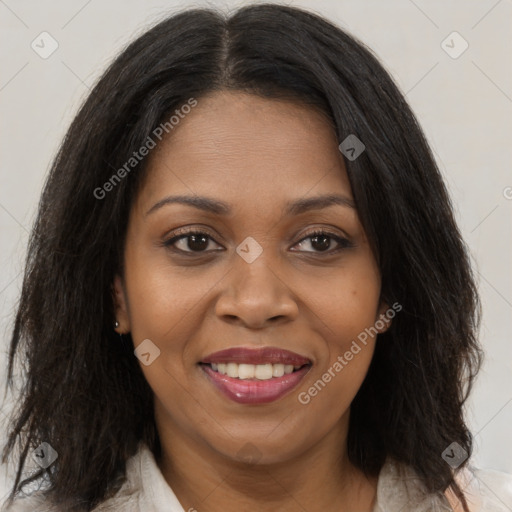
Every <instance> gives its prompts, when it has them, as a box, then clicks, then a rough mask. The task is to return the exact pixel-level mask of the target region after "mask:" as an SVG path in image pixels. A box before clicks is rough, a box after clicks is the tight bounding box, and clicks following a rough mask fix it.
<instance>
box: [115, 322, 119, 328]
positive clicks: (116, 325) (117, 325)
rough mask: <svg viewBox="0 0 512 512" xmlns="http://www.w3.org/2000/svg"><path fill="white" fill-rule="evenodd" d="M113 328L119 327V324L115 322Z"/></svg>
mask: <svg viewBox="0 0 512 512" xmlns="http://www.w3.org/2000/svg"><path fill="white" fill-rule="evenodd" d="M114 326H115V328H116V329H117V328H118V327H119V322H118V321H117V320H116V322H115V324H114Z"/></svg>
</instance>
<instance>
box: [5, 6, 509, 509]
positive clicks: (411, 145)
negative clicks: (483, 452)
mask: <svg viewBox="0 0 512 512" xmlns="http://www.w3.org/2000/svg"><path fill="white" fill-rule="evenodd" d="M28 254H29V256H28V261H27V269H26V274H25V279H24V282H23V290H22V296H21V301H20V304H19V309H18V311H17V316H16V322H15V327H14V332H13V336H12V342H11V349H10V360H9V379H12V375H13V367H14V361H15V355H16V354H17V353H18V354H20V355H22V357H25V358H26V366H27V374H26V386H25V388H24V390H23V394H22V397H21V402H20V405H19V407H18V409H17V411H16V413H15V416H14V417H13V422H12V428H11V431H10V436H9V439H8V444H7V445H6V447H5V449H4V460H7V458H8V457H9V456H10V455H11V454H13V453H14V447H15V445H16V442H18V444H19V446H20V449H21V455H20V457H19V461H18V468H17V477H16V481H15V484H14V488H13V492H12V493H11V496H10V498H11V500H9V502H8V503H6V505H7V506H8V507H10V508H8V509H7V510H10V511H13V512H14V511H16V512H17V511H21V510H38V511H39V510H65V511H75V510H76V511H79V510H85V511H91V510H95V511H104V510H123V511H132V510H133V511H135V510H137V511H138V510H141V511H146V510H147V511H150V510H151V511H153V510H155V511H164V510H165V511H178V512H179V511H185V510H187V511H193V510H197V511H201V510H208V511H210V512H215V511H218V510H223V511H235V510H236V511H238V510H258V511H270V510H272V511H273V510H280V511H291V510H297V509H298V508H299V509H302V510H308V511H317V510H322V511H323V512H330V511H339V510H357V511H362V512H363V511H364V512H370V511H373V512H384V511H388V510H393V511H397V510H404V511H405V510H407V511H417V512H419V511H426V510H452V509H454V510H465V511H466V512H467V511H468V510H476V508H475V507H477V506H484V508H483V510H500V508H498V507H500V506H501V504H500V502H499V500H497V499H496V498H494V497H493V495H492V493H489V492H487V493H486V487H485V486H484V485H480V484H481V483H482V482H483V481H484V480H483V479H484V478H489V475H490V474H489V473H485V474H484V473H481V472H479V471H478V470H474V469H471V466H470V464H469V461H470V459H469V456H470V455H471V453H472V438H471V434H470V432H469V431H468V428H467V426H466V424H465V421H464V417H463V410H462V407H463V404H464V402H465V400H466V398H467V396H468V393H469V391H470V389H471V386H472V383H473V381H474V378H475V375H476V373H477V371H478V368H479V365H480V362H481V350H480V348H479V345H478V342H477V339H476V336H477V327H478V320H479V302H478V297H477V293H476V288H475V284H474V280H473V275H472V272H471V269H470V263H469V258H468V253H467V250H466V247H465V245H464V243H463V241H462V239H461V236H460V232H459V230H458V228H457V226H456V223H455V221H454V216H453V212H452V207H451V204H450V200H449V197H448V195H447V192H446V189H445V186H444V184H443V181H442V179H441V176H440V173H439V171H438V169H437V167H436V164H435V161H434V159H433V157H432V154H431V152H430V149H429V147H428V145H427V143H426V141H425V138H424V136H423V134H422V131H421V129H420V128H419V126H418V124H417V121H416V119H415V117H414V115H413V114H412V112H411V110H410V108H409V107H408V105H407V104H406V102H405V100H404V97H403V96H402V95H401V93H400V92H399V91H398V89H397V87H396V86H395V85H394V83H393V82H392V80H391V78H390V77H389V75H388V74H387V73H386V71H385V70H384V69H383V67H382V66H381V65H380V64H379V62H378V61H377V60H376V58H375V57H374V56H372V54H371V53H370V52H369V50H367V49H366V48H365V47H364V46H363V45H362V44H361V43H359V42H357V41H356V40H355V39H354V38H353V37H351V36H349V35H348V34H346V33H345V32H343V31H341V30H340V29H339V28H337V27H335V26H333V25H332V24H330V23H329V22H328V21H326V20H324V19H322V18H320V17H318V16H317V15H314V14H311V13H308V12H306V11H303V10H300V9H296V8H292V7H285V6H278V5H270V4H267V5H257V6H250V7H245V8H242V9H240V10H238V11H237V12H235V13H234V14H232V15H231V16H229V17H225V16H223V15H222V14H220V13H217V12H215V11H212V10H203V9H192V10H186V11H184V12H182V13H179V14H177V15H174V16H172V17H170V18H168V19H166V20H164V21H162V22H161V23H159V24H158V25H156V26H155V27H154V28H152V29H151V30H149V31H148V32H147V33H145V34H144V35H142V36H141V37H140V38H138V39H137V40H136V41H135V42H133V43H132V44H131V45H130V46H129V47H128V48H126V49H125V50H124V51H123V52H122V53H121V55H120V56H119V57H118V58H117V59H116V60H115V61H114V63H113V64H112V65H111V66H110V68H109V69H108V70H107V71H106V73H105V74H104V75H103V77H102V78H101V79H100V81H99V83H98V84H97V85H96V87H95V88H94V90H93V91H92V93H91V95H90V96H89V98H88V99H87V101H86V102H85V104H84V105H83V107H82V108H81V110H80V112H79V113H78V115H77V116H76V118H75V120H74V122H73V123H72V125H71V127H70V129H69V132H68V134H67V136H66V138H65V140H64V142H63V145H62V147H61V149H60V152H59V154H58V156H57V158H56V161H55V163H54V166H53V168H52V170H51V173H50V176H49V178H48V181H47V183H46V185H45V189H44V192H43V195H42V200H41V204H40V209H39V215H38V218H37V222H36V225H35V227H34V230H33V233H32V237H31V240H30V246H29V251H28ZM26 462H27V463H31V464H30V465H31V469H30V471H27V469H26V467H25V463H26ZM490 477H492V479H493V482H494V483H497V482H498V479H499V478H501V479H502V480H503V483H502V484H501V485H502V489H504V488H505V485H506V483H507V482H508V480H507V478H508V477H507V476H506V475H499V474H497V473H496V474H494V475H490ZM35 486H37V490H34V487H35ZM479 487H480V488H481V489H479ZM472 489H476V491H475V492H470V491H471V490H472ZM23 494H30V496H29V497H25V498H20V499H17V500H16V501H13V499H14V498H15V497H17V495H23ZM479 500H480V501H479ZM482 503H484V504H485V505H482ZM492 507H494V508H492Z"/></svg>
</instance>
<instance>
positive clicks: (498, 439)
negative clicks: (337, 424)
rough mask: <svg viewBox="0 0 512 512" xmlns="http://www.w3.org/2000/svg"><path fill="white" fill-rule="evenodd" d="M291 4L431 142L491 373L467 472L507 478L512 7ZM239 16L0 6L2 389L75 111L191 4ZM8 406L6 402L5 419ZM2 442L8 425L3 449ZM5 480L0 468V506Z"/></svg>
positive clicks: (78, 0) (8, 1)
mask: <svg viewBox="0 0 512 512" xmlns="http://www.w3.org/2000/svg"><path fill="white" fill-rule="evenodd" d="M243 3H244V4H247V3H250V2H243ZM287 3H288V4H291V5H297V6H302V7H306V8H309V9H312V10H314V11H316V12H317V13H319V14H323V15H324V16H326V17H327V18H328V19H330V20H331V21H333V22H335V23H337V24H338V25H340V26H341V27H342V28H345V29H347V30H348V31H349V32H350V33H352V34H354V35H355V36H357V37H359V38H360V39H361V40H362V41H363V42H365V43H366V44H367V45H368V46H369V47H370V48H371V49H372V50H373V51H374V52H375V53H376V54H377V56H378V57H379V58H380V60H381V61H382V62H383V64H384V65H385V67H386V68H387V69H388V71H389V72H390V73H391V74H392V76H393V77H394V78H395V80H396V82H397V84H398V85H399V87H400V88H401V89H402V91H403V92H404V93H405V94H406V97H407V100H408V101H409V103H410V105H411V106H412V108H413V110H414V112H415V113H416V115H417V117H418V119H419V121H420V124H421V125H422V127H423V129H424V131H425V133H426V135H427V138H428V139H429V142H430V144H431V146H432V149H433V151H434V154H435V156H436V158H437V161H438V163H439V166H440V168H441V170H442V172H443V174H444V176H445V179H446V182H447V185H448V187H449V190H450V192H451V195H452V198H453V202H454V205H455V209H456V215H457V220H458V222H459V225H460V227H461V230H462V233H463V236H464V238H465V240H466V241H467V243H468V244H469V247H470V250H471V254H472V257H473V260H474V264H475V268H476V269H477V271H478V274H477V276H478V278H479V286H480V292H481V297H482V302H483V309H484V315H483V324H482V330H481V341H482V344H483V346H484V349H485V351H486V362H485V365H484V368H483V371H482V372H481V374H480V377H479V379H478V382H477V385H476V387H475V389H474V392H473V394H472V396H471V398H470V400H469V403H468V418H469V422H470V427H471V429H472V431H473V433H474V434H475V436H476V437H475V444H476V453H475V456H474V461H473V463H474V464H475V465H477V466H479V467H488V468H494V469H497V470H501V471H506V472H509V473H512V444H511V443H510V433H511V430H512V429H511V426H512V343H511V337H510V332H511V318H512V272H511V265H510V262H511V261H512V257H511V252H512V251H511V238H512V237H511V233H512V229H511V219H512V215H511V214H512V173H511V164H510V162H511V151H510V147H511V144H510V141H511V139H510V137H511V125H512V115H511V114H512V72H511V66H510V58H509V57H510V49H511V39H512V30H511V18H512V16H511V15H512V2H511V1H510V0H500V1H496V0H481V1H467V0H466V1H462V0H461V1H450V2H447V1H444V0H435V1H426V0H414V1H413V0H392V1H389V0H388V1H386V2H382V1H377V0H342V1H334V0H332V1H312V0H310V1H292V2H287ZM241 4H242V2H232V1H225V2H209V3H206V2H181V3H178V2H173V1H168V2H163V1H161V0H160V1H157V0H155V1H145V2H144V1H136V0H128V1H121V0H110V1H108V2H107V1H102V2H100V1H99V0H89V1H87V0H73V1H69V0H67V1H64V0H57V1H55V0H53V1H51V2H50V1H48V0H42V1H36V0H32V1H23V0H20V1H16V0H0V16H1V18H0V26H1V30H0V38H1V50H0V52H1V54H0V59H1V62H0V70H1V75H0V113H1V116H0V120H1V124H2V129H3V135H2V137H1V138H0V146H1V155H2V159H1V165H0V332H1V338H0V348H1V351H0V380H1V381H2V383H3V382H4V380H5V378H4V374H5V352H6V350H7V343H8V341H9V334H10V333H9V330H10V329H11V326H12V321H13V311H14V306H15V303H16V300H17V297H18V294H19V290H20V286H21V272H22V269H23V261H24V256H25V246H26V243H27V237H28V232H29V230H30V226H31V225H32V222H33V220H34V215H35V212H36V207H37V202H38V199H39V195H40V191H41V186H42V183H43V180H44V178H45V176H46V173H47V171H48V168H49V165H50V162H51V160H52V158H53V157H54V155H55V154H56V151H57V148H58V145H59V143H60V141H61V139H62V137H63V136H64V133H65V131H66V129H67V127H68V125H69V123H70V121H71V119H72V118H73V116H74V114H75V113H76V110H77V108H78V106H79V104H80V102H81V101H82V100H83V99H84V98H85V97H86V96H87V94H88V93H89V90H90V88H91V86H92V85H93V83H94V81H95V79H96V78H97V77H98V76H99V74H100V72H101V71H102V70H103V69H104V68H105V66H106V65H107V64H108V63H109V62H110V60H111V59H112V58H113V57H114V56H115V55H116V54H117V52H118V51H119V50H121V48H122V47H123V46H124V45H125V44H126V43H127V42H129V41H130V40H132V39H133V38H134V37H135V36H136V35H138V34H140V33H142V32H143V31H144V29H145V28H146V27H147V26H148V25H149V24H152V23H154V22H156V21H157V20H159V19H161V18H163V17H164V16H165V15H166V14H169V13H172V12H174V11H175V10H177V9H180V8H183V7H186V6H206V5H210V6H219V7H222V8H224V9H230V8H234V7H236V6H237V5H241ZM43 31H46V32H48V33H49V34H50V35H51V37H52V38H54V39H55V40H56V41H57V42H58V48H57V50H56V51H55V52H54V53H53V54H52V55H50V56H49V57H48V58H46V59H43V58H41V56H40V55H38V54H37V53H36V52H35V51H34V50H33V49H32V48H31V43H32V41H35V43H34V44H39V45H40V46H42V43H41V42H40V41H41V37H39V35H40V34H41V33H42V32H43ZM453 31H457V32H458V33H459V34H460V35H461V36H462V38H463V39H464V40H465V41H467V43H468V45H469V47H468V48H467V50H466V51H465V52H464V53H462V54H461V55H460V56H458V57H457V58H453V57H454V56H456V53H458V52H459V51H460V50H461V49H462V48H463V46H462V45H463V44H464V43H463V41H462V40H457V39H456V38H455V39H454V38H453V36H450V37H449V38H448V39H447V41H446V43H444V44H443V41H444V40H446V38H447V37H448V36H449V35H450V34H451V33H452V32H453ZM451 41H453V42H451ZM447 44H448V45H450V46H452V48H451V50H450V49H449V48H447V47H446V45H447ZM49 47H50V46H49V40H48V39H46V43H45V48H46V49H48V48H49ZM445 49H446V50H448V51H451V52H452V56H450V55H449V54H448V53H447V52H446V51H445ZM418 200H421V198H418ZM8 407H9V405H8V403H7V402H6V403H5V404H4V405H3V411H4V412H5V411H6V410H7V408H8ZM3 419H4V414H0V421H1V420H3ZM4 438H5V426H4V424H3V423H2V429H1V430H0V442H2V443H3V439H4ZM8 480H9V477H7V476H5V468H0V499H1V498H2V497H3V496H4V495H5V493H6V492H7V486H6V485H7V482H8ZM4 481H5V482H4Z"/></svg>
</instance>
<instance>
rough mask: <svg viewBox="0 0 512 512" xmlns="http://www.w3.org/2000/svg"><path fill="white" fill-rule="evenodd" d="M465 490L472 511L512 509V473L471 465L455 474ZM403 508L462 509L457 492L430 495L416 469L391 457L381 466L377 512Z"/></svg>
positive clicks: (505, 511)
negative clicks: (455, 493) (459, 505)
mask: <svg viewBox="0 0 512 512" xmlns="http://www.w3.org/2000/svg"><path fill="white" fill-rule="evenodd" d="M455 480H456V481H457V483H458V484H459V486H460V488H461V489H463V492H464V496H465V497H466V500H467V501H468V504H469V507H470V511H471V512H483V511H485V512H510V511H511V510H512V475H511V474H508V473H502V472H500V471H495V470H491V469H479V468H477V467H475V466H473V465H468V466H467V467H465V468H464V469H463V470H461V471H459V472H458V473H456V475H455ZM396 507H399V508H398V510H400V507H402V508H403V509H404V510H408V511H410V512H420V511H421V512H423V511H426V510H429V511H430V510H435V511H452V510H460V508H458V501H457V499H456V498H455V496H454V494H453V493H452V492H451V491H450V490H448V491H447V492H446V493H438V494H429V493H428V492H427V491H426V489H425V487H424V484H423V482H422V480H421V478H420V477H419V476H418V475H417V474H416V473H415V471H414V470H413V469H412V468H411V467H409V466H407V465H405V464H402V463H399V462H397V461H395V460H393V459H391V458H388V459H387V460H386V463H385V464H384V466H383V467H382V469H381V473H380V475H379V480H378V487H377V503H376V506H375V508H374V512H387V511H388V510H393V509H395V508H396Z"/></svg>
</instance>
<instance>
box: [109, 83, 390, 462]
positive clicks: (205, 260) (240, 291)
mask: <svg viewBox="0 0 512 512" xmlns="http://www.w3.org/2000/svg"><path fill="white" fill-rule="evenodd" d="M347 135H348V134H347ZM149 164H150V166H149V169H148V175H147V178H146V181H145V183H144V185H143V187H142V189H141V192H140V194H139V196H138V198H137V201H136V204H135V205H134V207H133V209H132V211H131V214H130V218H129V226H128V233H127V240H126V249H125V274H124V276H123V277H122V279H121V278H120V277H117V278H116V281H115V288H116V296H117V319H118V320H119V322H120V327H119V329H118V331H120V332H131V334H132V337H133V341H134V345H135V347H138V346H139V345H140V344H141V343H142V342H144V345H141V350H140V351H141V352H142V353H143V354H144V355H143V356H142V357H140V359H141V363H140V364H141V368H142V370H143V372H144V375H145V377H146V379H147V381H148V383H149V385H150V386H151V388H152V390H153V392H154V395H155V418H156V422H157V427H158V430H159V434H160V436H161V438H164V439H171V438H172V439H181V440H186V442H187V445H188V446H195V447H197V448H198V449H199V448H200V449H201V450H202V453H203V455H204V457H209V456H210V455H215V456H219V455H222V456H225V457H228V458H230V459H238V460H246V459H245V457H247V455H248V452H251V451H252V452H253V455H254V454H255V456H254V457H253V459H255V458H256V457H257V458H258V459H259V460H260V461H261V462H262V463H264V462H268V463H270V462H278V461H284V460H286V459H287V458H290V457H293V456H298V455H300V454H301V453H304V452H305V451H306V450H307V449H308V448H310V447H312V446H313V445H315V444H316V443H318V441H319V440H321V439H323V438H325V436H329V435H330V436H331V438H332V439H336V442H340V440H343V437H344V436H345V435H346V429H347V425H348V417H349V416H348V415H349V407H350V403H351V401H352V400H353V398H354V396H355V394H356V393H357V391H358V389H359V387H360V386H361V383H362V382H363V380H364V378H365V375H366V372H367V370H368V366H369V364H370V361H371V358H372V355H373V351H374V343H375V338H372V337H371V336H369V337H368V338H367V341H366V344H362V343H360V342H357V344H358V345H359V348H360V350H359V351H357V349H354V345H353V342H354V340H356V341H357V337H358V335H360V334H361V333H362V332H365V329H368V328H370V327H373V326H374V324H375V322H376V320H378V319H379V317H380V315H381V314H382V313H383V312H384V311H385V309H386V308H387V305H386V304H384V303H380V302H379V297H380V276H379V271H378V268H377V266H376V262H375V260H374V256H373V254H372V252H371V249H370V246H369V244H368V241H367V239H366V237H365V233H364V232H363V228H362V226H361V223H360V221H359V218H358V215H357V212H356V210H355V208H354V206H353V196H352V192H351V187H350V183H349V180H348V178H347V174H346V170H345V168H344V164H343V158H342V155H341V154H340V151H339V149H338V142H337V139H336V136H335V134H334V132H333V131H332V128H331V127H330V126H329V124H328V123H327V122H326V121H325V120H324V118H323V117H321V116H320V115H319V114H318V113H317V112H315V111H314V110H312V109H310V108H309V107H306V106H301V105H298V104H295V103H291V102H284V101H277V100H269V99H262V98H260V97H257V96H254V95H248V94H245V93H241V92H221V93H219V92H217V93H214V94H210V95H208V96H206V97H202V98H199V99H198V103H197V106H196V107H195V108H193V109H192V110H191V112H190V113H188V114H187V115H186V116H183V119H181V120H180V122H179V124H177V125H175V126H174V128H173V130H172V131H171V132H170V134H169V136H167V138H166V139H163V142H162V144H161V145H160V146H159V148H158V149H155V150H153V153H152V154H151V155H150V162H149ZM171 196H186V197H188V198H191V199H194V200H196V201H197V200H198V199H199V198H200V197H204V198H208V199H209V200H210V201H211V202H216V203H217V202H218V203H220V202H222V204H223V205H224V207H225V210H227V211H220V209H219V211H213V208H211V209H209V208H208V209H207V208H206V206H204V204H203V207H202V208H198V207H194V206H193V205H191V204H183V203H180V202H171V201H170V199H169V198H170V197H171ZM322 196H338V197H339V198H340V200H339V201H338V202H336V201H331V202H329V203H326V204H321V203H320V202H318V203H308V202H307V201H308V200H311V199H317V198H320V197H322ZM308 204H309V206H310V207H309V208H308V207H307V206H308ZM293 205H295V208H291V206H293ZM301 205H302V206H303V207H302V208H301ZM178 230H180V231H179V232H178ZM186 230H193V231H197V232H199V233H203V234H204V235H196V236H195V237H194V236H192V237H191V236H189V237H188V238H187V237H184V236H183V235H184V234H186V233H185V231H186ZM315 231H317V232H318V231H320V232H326V233H328V236H325V235H321V234H320V235H319V236H317V237H316V238H315V236H314V235H313V233H314V232H315ZM177 235H180V236H181V237H182V238H179V239H176V240H175V241H174V242H170V243H167V242H168V241H169V240H170V239H172V238H173V237H176V236H177ZM336 237H339V239H340V240H341V242H340V241H337V238H336ZM382 330H385V329H380V332H382ZM144 340H150V341H144ZM262 347H274V348H276V349H278V350H277V351H273V352H272V353H271V354H270V355H271V359H272V357H274V360H275V361H276V364H275V365H273V366H270V367H269V366H268V364H269V361H267V362H266V364H265V361H264V360H263V359H265V358H263V359H261V360H258V359H250V360H249V359H248V358H247V352H243V351H242V352H239V353H232V354H231V355H228V356H221V358H220V359H221V360H218V361H217V363H222V360H224V362H225V363H226V364H227V363H229V362H230V360H231V362H240V364H241V365H242V366H236V365H233V364H232V365H230V366H229V367H228V366H226V368H225V371H228V372H231V377H229V375H230V373H228V375H225V376H223V375H222V374H221V373H219V369H222V366H220V367H219V366H218V367H217V372H215V373H214V368H215V366H213V367H212V366H210V365H206V364H204V362H205V361H206V360H207V358H208V356H210V355H211V354H213V353H215V352H218V351H223V350H226V349H232V348H245V349H255V350H256V349H260V348H262ZM351 347H352V350H351ZM279 349H282V350H287V351H291V352H293V353H295V354H298V355H299V356H302V357H303V358H305V361H306V362H307V361H309V363H308V364H307V365H306V366H304V367H303V368H302V369H301V370H299V371H298V372H293V373H292V374H284V375H283V376H282V377H280V376H279V375H281V374H282V372H283V367H282V365H283V364H284V363H285V362H286V361H288V364H289V363H290V361H291V360H285V359H280V358H282V357H284V356H283V354H280V353H279ZM158 351H159V352H158ZM348 352H351V353H352V357H350V356H349V355H348V354H347V353H348ZM257 355H258V354H257ZM267 356H268V354H267ZM340 358H341V359H340ZM244 361H245V363H244ZM258 361H260V362H261V363H262V364H260V365H258V366H252V365H251V364H250V363H251V362H252V363H254V362H258ZM341 361H343V363H341ZM303 362H304V361H302V362H299V361H298V360H297V361H296V362H295V366H300V365H302V364H303ZM336 362H338V364H337V365H336ZM248 364H249V366H246V365H248ZM280 365H281V366H280ZM340 366H341V369H340ZM237 370H239V371H240V372H241V373H238V374H237V373H236V372H237ZM253 371H254V372H256V373H257V375H258V376H259V377H261V378H256V377H252V378H250V375H251V374H252V373H251V372H253ZM268 371H270V372H272V374H275V375H277V376H276V377H272V379H267V378H266V377H269V375H270V374H268V373H266V372H268ZM287 371H289V368H288V369H287ZM246 372H247V373H246ZM296 373H297V374H298V375H296ZM326 375H330V378H328V377H326ZM237 376H238V377H237ZM247 376H249V377H248V378H243V377H247ZM322 376H323V379H322ZM240 377H242V378H240ZM319 380H320V381H321V382H318V381H319ZM326 381H327V382H326ZM315 383H316V387H315ZM311 389H313V390H312V391H311ZM315 390H316V392H315ZM340 436H341V437H340ZM164 444H165V442H164ZM249 455H250V456H251V453H249Z"/></svg>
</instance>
